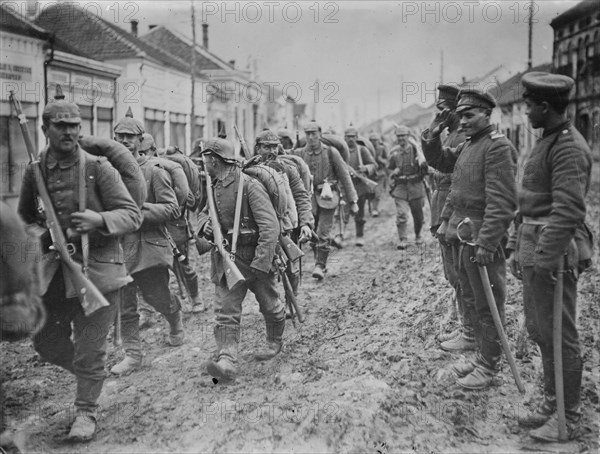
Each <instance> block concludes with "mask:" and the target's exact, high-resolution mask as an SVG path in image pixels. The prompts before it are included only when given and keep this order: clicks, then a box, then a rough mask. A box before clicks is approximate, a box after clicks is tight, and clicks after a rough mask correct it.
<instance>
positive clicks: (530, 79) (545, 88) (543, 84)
mask: <svg viewBox="0 0 600 454" xmlns="http://www.w3.org/2000/svg"><path fill="white" fill-rule="evenodd" d="M521 84H523V87H524V88H525V91H524V93H523V98H527V97H535V98H539V99H543V100H564V101H566V100H568V99H569V93H570V92H571V89H572V88H573V85H575V81H574V80H573V79H571V78H570V77H568V76H563V75H560V74H550V73H547V72H542V71H532V72H529V73H527V74H525V75H524V76H523V77H522V78H521Z"/></svg>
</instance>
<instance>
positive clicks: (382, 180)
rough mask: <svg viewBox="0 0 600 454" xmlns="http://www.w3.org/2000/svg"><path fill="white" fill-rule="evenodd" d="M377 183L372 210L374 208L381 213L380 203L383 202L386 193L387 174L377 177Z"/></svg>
mask: <svg viewBox="0 0 600 454" xmlns="http://www.w3.org/2000/svg"><path fill="white" fill-rule="evenodd" d="M376 181H377V186H376V187H375V192H374V193H373V196H372V202H371V208H373V210H377V211H379V202H381V199H382V198H383V195H384V194H385V192H386V181H387V177H386V176H385V173H384V174H382V175H377V180H376Z"/></svg>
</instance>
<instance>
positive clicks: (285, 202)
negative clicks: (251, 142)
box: [242, 156, 298, 230]
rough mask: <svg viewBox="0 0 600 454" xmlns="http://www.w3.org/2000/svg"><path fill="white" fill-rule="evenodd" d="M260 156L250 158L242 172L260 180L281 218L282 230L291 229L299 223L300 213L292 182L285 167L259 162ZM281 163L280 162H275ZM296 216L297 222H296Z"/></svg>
mask: <svg viewBox="0 0 600 454" xmlns="http://www.w3.org/2000/svg"><path fill="white" fill-rule="evenodd" d="M259 159H260V157H258V156H255V157H254V158H251V159H250V160H248V161H247V162H246V163H245V164H244V167H243V168H242V172H243V173H244V174H246V175H248V176H250V177H252V178H254V179H256V180H258V181H259V182H260V183H261V184H262V185H263V186H264V188H265V190H266V191H267V194H269V198H270V199H271V203H272V204H273V208H274V209H275V213H276V214H277V218H278V219H279V222H280V225H281V229H282V230H290V229H293V228H295V227H296V226H297V225H298V213H297V211H296V203H295V202H294V198H293V197H292V191H291V189H290V184H289V181H288V179H287V175H286V174H285V170H284V169H283V168H281V169H279V168H277V166H275V165H274V166H273V167H271V166H268V165H265V164H258V162H259ZM274 164H279V165H282V164H280V163H276V162H275V163H274ZM294 217H295V222H294Z"/></svg>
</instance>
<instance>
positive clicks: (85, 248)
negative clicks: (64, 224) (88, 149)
mask: <svg viewBox="0 0 600 454" xmlns="http://www.w3.org/2000/svg"><path fill="white" fill-rule="evenodd" d="M78 148H79V169H78V172H77V173H78V175H79V211H82V212H83V211H85V210H86V208H87V175H86V173H85V169H86V165H85V152H84V151H83V148H81V147H78ZM89 243H90V237H89V234H88V233H82V234H81V256H82V260H83V273H84V274H85V275H86V276H87V275H88V273H87V272H88V259H89V257H88V254H89ZM83 298H85V294H84V295H83Z"/></svg>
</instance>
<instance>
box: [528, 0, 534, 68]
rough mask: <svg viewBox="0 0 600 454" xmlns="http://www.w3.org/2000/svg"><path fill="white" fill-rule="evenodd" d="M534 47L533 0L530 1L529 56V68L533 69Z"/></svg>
mask: <svg viewBox="0 0 600 454" xmlns="http://www.w3.org/2000/svg"><path fill="white" fill-rule="evenodd" d="M532 47H533V0H531V1H530V2H529V54H528V58H527V70H528V71H531V68H532V67H533V65H532Z"/></svg>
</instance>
